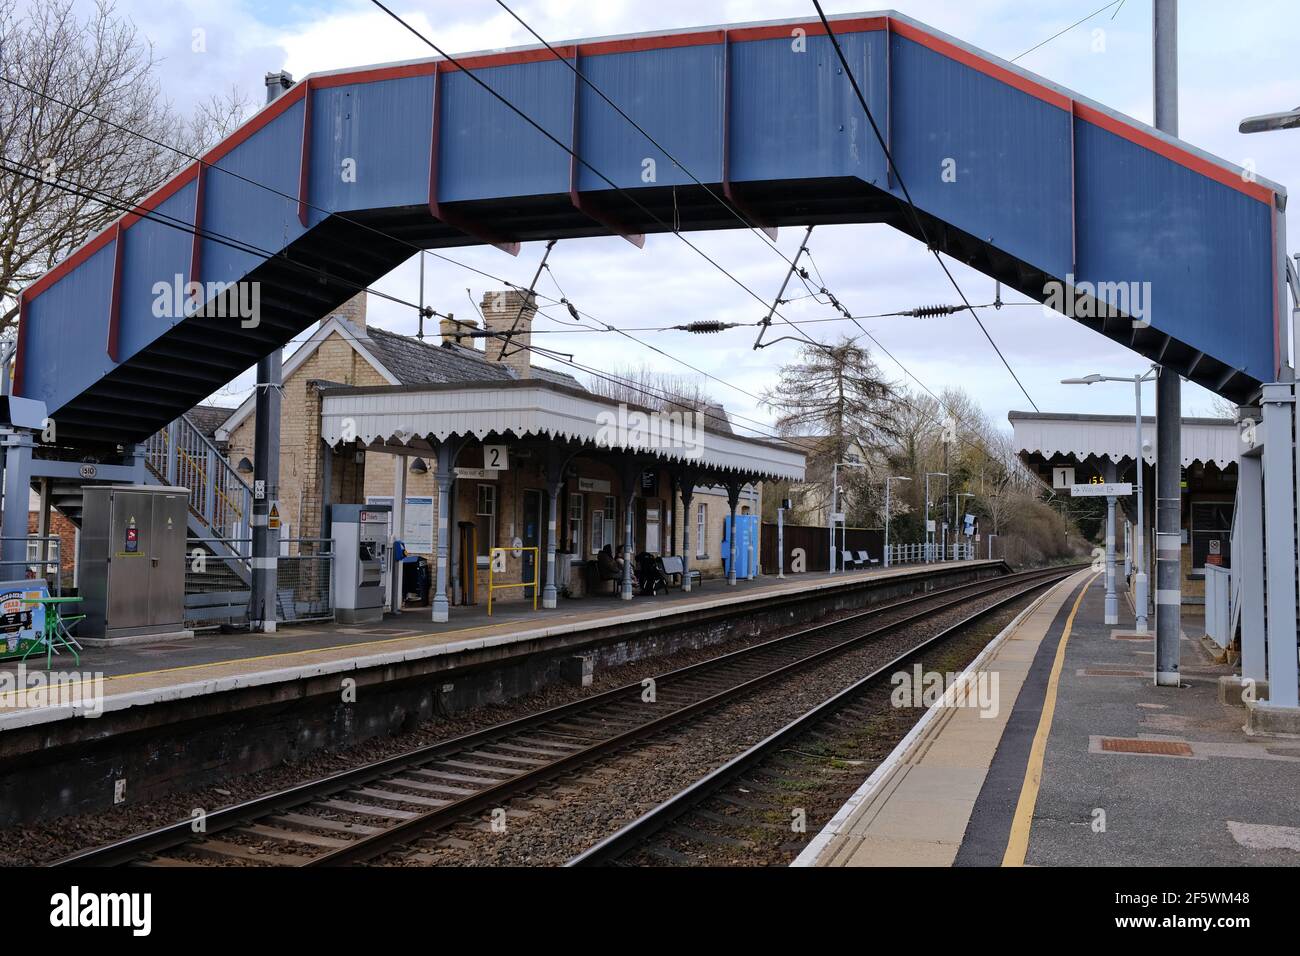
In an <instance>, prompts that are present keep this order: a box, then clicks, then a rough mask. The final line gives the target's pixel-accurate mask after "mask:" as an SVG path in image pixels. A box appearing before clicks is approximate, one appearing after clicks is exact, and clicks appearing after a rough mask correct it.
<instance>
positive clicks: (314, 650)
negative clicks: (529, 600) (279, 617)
mask: <svg viewBox="0 0 1300 956" xmlns="http://www.w3.org/2000/svg"><path fill="white" fill-rule="evenodd" d="M510 623H511V622H509V621H502V622H501V623H500V624H476V625H474V626H473V627H462V628H457V629H456V630H452V631H438V632H436V634H437V636H438V637H442V636H444V635H448V634H467V633H469V632H470V631H484V630H489V629H491V628H504V627H509V626H510ZM434 633H435V632H429V633H426V634H408V635H406V636H405V637H386V638H384V639H383V640H378V641H365V642H364V643H361V644H331V645H329V646H327V647H304V648H302V649H301V650H296V651H278V652H276V653H275V654H260V655H257V656H255V657H232V658H231V659H230V660H225V661H207V662H206V663H203V664H181V665H179V666H177V667H162V668H159V669H158V670H152V671H135V672H133V673H130V674H106V675H105V676H104V678H103V680H104V681H105V682H108V681H114V680H128V679H129V678H132V677H156V676H158V675H159V674H175V673H177V672H179V671H191V670H197V669H199V668H202V667H226V666H229V665H231V664H246V663H249V662H250V661H270V660H275V659H276V658H279V657H294V656H296V655H298V654H320V653H323V652H325V651H342V650H360V649H362V648H366V647H382V646H383V645H385V644H396V643H397V642H399V641H418V640H420V639H422V638H428V637H431V636H433V635H434ZM427 646H429V647H434V646H436V645H435V644H430V645H427ZM90 683H93V680H83V681H69V682H68V683H66V684H60V685H59V686H60V687H77V686H80V685H81V684H90Z"/></svg>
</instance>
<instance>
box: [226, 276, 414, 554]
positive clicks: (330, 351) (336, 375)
mask: <svg viewBox="0 0 1300 956" xmlns="http://www.w3.org/2000/svg"><path fill="white" fill-rule="evenodd" d="M353 301H355V300H353ZM362 312H363V313H364V307H362ZM320 382H332V383H334V384H338V385H385V384H387V381H386V380H385V379H384V378H383V376H381V375H380V374H379V373H378V372H377V371H375V369H374V367H373V366H372V365H371V364H370V363H369V362H367V361H366V360H365V359H364V358H362V357H361V356H360V355H359V354H358V353H357V351H356V349H354V348H352V346H351V345H350V344H349V343H348V342H346V341H345V340H344V339H343V337H342V336H341V335H339V334H338V333H337V332H335V333H332V334H330V336H329V337H328V338H326V339H325V341H324V342H322V343H321V344H320V346H319V347H318V348H317V349H316V351H315V353H313V354H312V355H311V356H310V357H309V358H308V359H307V360H306V361H305V362H303V364H302V365H300V366H299V367H298V368H297V369H295V371H294V374H293V375H291V376H289V377H288V378H287V379H286V380H285V382H284V392H283V397H282V399H281V402H282V408H281V416H280V515H281V518H282V519H283V520H284V521H286V522H287V523H288V526H289V532H290V535H291V536H292V537H306V538H315V537H317V536H318V535H319V534H320V519H321V512H320V506H321V500H320V496H321V490H322V488H323V487H324V470H323V457H322V456H323V450H324V449H323V446H322V444H321V442H320V388H319V383H320ZM256 417H257V416H256V414H253V415H249V416H248V417H247V418H246V419H244V420H243V421H242V422H240V423H239V426H238V427H237V428H236V429H235V430H234V431H233V432H231V435H230V443H229V459H230V461H231V462H233V463H234V464H238V463H239V460H240V459H241V458H247V459H248V460H249V461H250V462H252V461H253V459H254V454H253V436H254V432H255V429H256V421H255V419H256ZM370 457H371V458H373V457H375V456H370ZM384 457H386V456H384ZM335 464H336V466H337V467H336V468H335V471H334V495H333V500H334V501H353V500H355V501H360V500H362V499H361V498H360V497H351V496H352V495H355V494H357V493H358V492H363V488H362V487H361V486H362V484H363V483H364V475H365V463H357V462H355V461H353V455H352V453H351V452H348V453H346V454H337V455H336V456H335ZM345 491H346V494H345ZM375 493H376V494H390V495H391V494H392V477H391V472H390V475H389V479H388V486H387V490H386V491H384V492H375ZM300 504H301V507H300Z"/></svg>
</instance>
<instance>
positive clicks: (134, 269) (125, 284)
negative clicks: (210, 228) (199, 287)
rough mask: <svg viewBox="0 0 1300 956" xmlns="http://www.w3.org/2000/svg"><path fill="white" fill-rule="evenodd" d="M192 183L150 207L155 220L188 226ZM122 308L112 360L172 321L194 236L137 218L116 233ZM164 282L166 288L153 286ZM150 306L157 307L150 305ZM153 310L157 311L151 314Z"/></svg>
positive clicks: (187, 273)
mask: <svg viewBox="0 0 1300 956" xmlns="http://www.w3.org/2000/svg"><path fill="white" fill-rule="evenodd" d="M196 188H197V187H196V185H195V184H194V183H193V182H191V183H190V184H189V185H187V186H185V187H184V188H182V189H180V190H179V191H177V193H176V195H174V196H172V197H170V198H169V199H167V200H166V201H165V202H163V203H162V204H161V205H160V206H159V207H158V209H157V210H156V214H157V217H158V218H159V219H165V220H167V221H168V222H171V221H174V220H179V221H180V223H183V224H184V225H187V226H193V225H194V193H195V190H196ZM122 236H123V239H124V244H123V252H122V308H121V312H120V315H119V323H120V325H119V327H118V358H119V360H121V359H125V358H128V357H129V356H131V355H134V354H135V353H136V352H138V351H140V350H141V349H142V348H145V347H146V346H147V345H148V344H149V343H150V342H152V341H153V340H154V339H156V338H157V337H158V336H159V335H161V334H162V333H163V332H165V331H166V330H167V329H169V328H171V327H172V326H173V325H175V324H176V323H177V322H178V321H179V320H180V319H181V318H182V317H183V314H184V313H183V312H177V311H176V303H175V301H174V290H175V288H176V287H177V286H178V285H179V286H180V287H181V288H182V290H183V289H184V286H185V284H186V283H188V282H189V281H190V252H191V249H192V247H193V243H194V236H193V235H192V234H191V233H188V232H185V231H184V230H183V229H178V228H174V227H173V226H170V225H165V224H164V223H162V222H155V221H153V220H150V219H140V220H138V221H137V222H136V223H135V225H133V226H132V227H131V228H130V229H127V230H126V231H124V232H123V233H122ZM159 284H162V285H166V286H167V291H166V292H163V291H162V290H161V288H158V289H156V288H155V287H156V286H158V285H159ZM155 305H156V306H157V308H155ZM155 311H157V312H158V313H159V314H157V315H155V314H154V313H155Z"/></svg>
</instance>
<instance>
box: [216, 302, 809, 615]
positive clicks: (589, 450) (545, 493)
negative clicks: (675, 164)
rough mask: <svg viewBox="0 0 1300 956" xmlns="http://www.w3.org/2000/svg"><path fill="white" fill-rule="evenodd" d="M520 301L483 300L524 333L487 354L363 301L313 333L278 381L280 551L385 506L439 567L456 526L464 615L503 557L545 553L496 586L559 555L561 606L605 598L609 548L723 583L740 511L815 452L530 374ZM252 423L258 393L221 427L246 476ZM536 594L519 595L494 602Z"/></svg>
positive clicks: (455, 324)
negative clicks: (378, 318) (424, 332)
mask: <svg viewBox="0 0 1300 956" xmlns="http://www.w3.org/2000/svg"><path fill="white" fill-rule="evenodd" d="M522 305H523V299H522V295H521V294H520V293H518V292H514V291H511V292H504V293H488V294H486V295H485V296H484V297H483V302H482V310H483V319H484V323H485V326H486V331H503V330H508V329H512V328H515V327H516V324H517V329H516V332H517V334H515V335H513V336H511V338H512V340H513V341H514V342H517V343H518V344H517V345H513V346H511V347H506V346H505V344H504V339H502V338H495V337H487V338H486V339H485V341H486V349H480V348H477V347H476V342H477V341H478V340H479V338H482V335H481V333H480V336H478V337H475V335H474V333H475V332H476V331H479V329H478V323H477V322H476V321H465V320H447V319H444V320H443V321H442V324H441V328H440V335H439V337H438V339H437V340H435V341H432V342H430V341H423V340H421V339H419V338H415V337H410V336H404V335H399V334H396V333H393V332H388V331H385V330H383V329H379V328H377V327H375V326H372V325H367V324H366V321H365V311H366V309H365V296H364V293H363V294H362V295H359V296H357V297H355V298H354V299H352V300H350V301H349V302H347V303H345V305H344V306H343V307H341V308H340V309H339V310H337V311H336V312H335V313H333V314H331V315H329V316H328V317H326V318H325V319H323V320H322V321H321V322H320V323H319V324H318V326H317V327H316V328H315V329H314V330H313V333H312V335H311V336H310V338H309V339H308V340H307V341H306V342H305V343H304V344H303V345H302V346H300V347H299V348H298V349H297V350H296V351H295V352H294V353H293V354H292V355H291V356H289V357H288V358H287V359H286V360H285V363H284V368H283V396H282V403H283V404H282V416H281V432H280V443H281V449H280V487H279V496H278V502H279V510H280V514H281V518H282V525H281V536H282V540H283V542H284V545H283V550H284V551H285V553H292V551H293V549H295V548H297V547H299V546H300V543H301V542H304V541H311V540H313V539H318V538H324V537H327V536H328V527H329V524H328V506H329V505H331V504H336V503H372V504H388V505H391V506H393V508H394V511H393V514H394V519H393V520H394V524H395V526H396V527H400V528H401V530H400V531H398V532H397V533H396V536H397V537H399V538H401V539H402V540H403V541H404V544H405V545H406V548H407V550H408V552H409V553H410V554H413V555H423V556H425V557H426V558H427V559H428V561H429V564H430V566H431V568H432V569H433V570H434V571H435V572H436V569H437V566H438V550H439V543H440V540H441V538H440V536H441V533H442V529H443V528H446V532H447V534H446V540H445V541H442V545H443V547H444V548H445V549H446V550H445V557H446V576H447V597H448V600H449V602H450V603H451V604H453V605H454V604H473V603H480V602H483V601H485V600H486V589H487V580H488V575H487V568H488V563H489V554H490V550H491V549H492V548H494V547H495V548H506V547H511V546H517V547H520V548H523V549H527V548H537V549H538V551H537V552H527V551H521V552H517V553H516V552H511V553H510V555H509V556H510V558H511V559H512V560H509V561H507V563H506V570H505V572H504V574H496V575H494V578H495V580H496V581H498V582H500V583H519V582H522V581H526V580H531V579H533V577H534V572H535V569H534V561H536V560H538V559H540V561H541V567H540V568H538V569H536V577H537V578H538V579H540V580H542V581H544V582H545V581H546V579H547V576H548V575H547V572H548V570H549V554H550V553H551V552H552V550H553V551H554V552H555V553H556V554H557V558H556V567H557V573H556V578H555V581H554V589H553V590H552V588H551V587H549V586H548V587H547V588H546V590H545V592H544V598H545V602H546V603H547V604H548V605H549V604H551V603H552V602H553V601H554V599H555V597H556V596H562V595H565V594H568V595H571V596H575V597H576V596H581V595H583V594H586V593H587V592H588V591H590V590H591V589H592V588H593V587H596V588H599V589H600V590H609V589H610V584H609V582H600V581H593V580H592V576H591V574H590V568H589V567H588V565H589V563H590V562H592V561H594V559H595V558H596V555H597V554H598V553H599V552H600V551H601V549H602V548H604V546H605V545H606V544H608V545H610V546H611V547H612V549H613V550H614V552H615V553H616V554H621V553H622V551H623V549H624V544H625V542H627V541H629V540H630V542H631V547H630V550H631V551H632V552H633V553H634V554H635V553H640V552H643V551H644V552H650V553H652V554H663V555H681V556H683V558H684V560H685V563H686V564H687V565H688V566H689V568H691V569H692V570H695V571H699V572H700V573H701V575H702V576H705V577H713V576H721V575H723V574H724V565H725V559H726V558H727V557H728V555H725V554H724V542H723V538H724V528H725V524H726V518H727V516H728V515H729V514H730V513H731V507H732V504H733V503H734V504H735V508H736V513H737V514H754V515H759V514H761V511H762V481H763V480H765V479H782V480H790V479H795V480H797V479H801V478H802V477H803V468H804V456H803V454H802V453H801V452H800V451H798V450H797V449H794V448H791V447H789V446H785V445H782V444H777V443H771V442H766V441H759V440H755V439H749V438H744V437H740V436H738V435H735V434H734V433H733V432H732V430H731V428H730V425H729V423H728V421H727V418H726V414H725V412H724V411H723V410H722V409H721V408H720V407H718V406H710V407H706V408H704V409H701V410H695V409H690V410H685V411H680V410H675V409H674V410H671V411H663V410H661V409H650V408H646V407H644V406H639V405H634V404H630V403H627V402H618V401H614V400H611V399H608V398H604V397H600V396H598V395H595V394H593V393H591V392H589V391H588V390H587V389H586V388H584V387H583V385H582V384H581V383H580V382H579V381H578V380H577V379H575V378H574V377H573V376H571V375H568V374H566V373H564V372H560V371H556V370H554V369H550V368H546V367H543V366H539V365H537V364H535V363H533V362H532V361H531V359H532V356H533V353H532V352H531V351H530V349H529V348H528V345H529V330H530V328H531V323H532V320H533V317H534V310H533V308H532V307H531V306H527V307H523V308H521V306H522ZM503 350H504V355H503V354H502V352H503ZM255 419H256V415H255V402H254V399H253V398H252V397H250V398H249V399H248V400H247V401H245V402H244V403H243V404H242V405H241V406H240V407H239V408H238V409H236V410H234V411H233V413H230V414H229V417H228V418H226V420H225V421H224V422H223V423H222V424H221V425H220V426H219V427H218V428H217V429H216V430H215V439H216V441H218V442H219V443H221V445H222V447H224V449H225V451H226V454H227V456H228V459H229V461H230V462H232V463H237V464H238V465H239V470H240V471H241V472H243V473H245V474H247V475H251V473H252V465H253V462H254V433H255ZM489 454H490V455H492V456H495V457H496V458H497V460H489V457H488V456H489ZM494 466H497V467H494ZM501 466H504V467H501ZM399 502H400V505H399ZM552 509H554V513H553V514H552ZM552 529H553V530H552ZM629 529H630V535H631V537H630V539H629V537H628V533H629ZM756 544H757V543H756V542H755V550H757V546H756ZM515 558H518V560H514V559H515ZM435 593H436V587H435ZM531 597H532V594H531V589H512V590H508V591H503V592H501V593H500V594H498V595H496V596H495V598H494V600H512V599H531Z"/></svg>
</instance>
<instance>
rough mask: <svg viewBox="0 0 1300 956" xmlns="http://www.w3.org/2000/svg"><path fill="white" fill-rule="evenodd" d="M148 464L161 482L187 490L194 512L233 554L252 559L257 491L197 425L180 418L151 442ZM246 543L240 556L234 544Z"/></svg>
mask: <svg viewBox="0 0 1300 956" xmlns="http://www.w3.org/2000/svg"><path fill="white" fill-rule="evenodd" d="M145 463H146V464H147V465H148V466H149V470H150V471H152V472H153V473H154V475H156V476H157V477H158V479H159V480H160V481H164V482H166V483H167V484H169V485H173V486H178V487H185V488H188V489H189V491H190V511H191V512H193V513H194V514H196V515H198V516H199V517H200V518H202V519H203V523H204V524H205V525H206V526H207V527H208V528H209V529H211V531H212V532H213V534H214V535H215V536H216V537H217V538H218V539H219V540H221V541H222V542H224V543H225V544H226V545H227V546H228V547H230V549H231V550H232V551H235V552H236V553H242V554H243V556H244V557H247V556H248V555H249V554H251V553H252V550H251V539H250V538H248V536H249V535H250V533H251V532H250V531H249V527H250V525H249V518H250V517H251V515H252V512H253V490H252V488H250V487H249V486H248V484H247V483H246V482H245V481H244V479H243V478H242V477H241V476H240V474H239V472H238V471H237V470H236V469H235V468H234V467H233V466H232V465H231V464H230V462H228V461H227V460H226V457H225V456H224V455H223V454H221V452H220V450H219V449H218V448H217V446H216V445H214V444H212V442H210V441H209V440H208V437H207V436H206V435H204V434H203V432H201V431H199V429H198V428H196V427H195V426H194V423H193V422H191V421H190V420H189V419H188V418H186V417H185V416H184V415H182V416H181V417H180V418H178V419H176V420H175V421H174V422H172V423H171V424H170V425H168V426H167V427H166V428H164V429H163V430H162V431H159V432H155V433H154V434H153V435H151V436H149V439H148V441H146V442H145ZM244 539H247V540H248V541H249V549H248V550H245V551H242V552H240V551H239V550H238V549H237V548H236V547H235V546H234V542H236V541H241V540H244Z"/></svg>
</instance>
